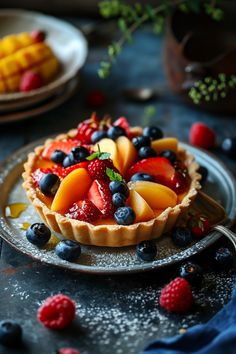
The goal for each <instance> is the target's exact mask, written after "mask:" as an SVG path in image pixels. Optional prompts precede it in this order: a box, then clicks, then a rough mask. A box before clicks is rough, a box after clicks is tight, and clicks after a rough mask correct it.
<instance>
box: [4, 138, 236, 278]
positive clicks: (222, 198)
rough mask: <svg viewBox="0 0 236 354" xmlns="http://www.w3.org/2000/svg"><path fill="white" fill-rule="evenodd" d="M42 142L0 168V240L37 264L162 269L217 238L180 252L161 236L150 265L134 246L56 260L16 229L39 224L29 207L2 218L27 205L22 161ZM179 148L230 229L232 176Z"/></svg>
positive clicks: (234, 193)
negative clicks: (11, 207) (197, 168)
mask: <svg viewBox="0 0 236 354" xmlns="http://www.w3.org/2000/svg"><path fill="white" fill-rule="evenodd" d="M43 141H44V140H41V141H37V142H35V143H34V144H31V145H28V146H26V147H25V148H23V149H21V150H19V151H18V152H16V153H15V154H14V155H12V156H11V157H10V158H9V159H8V160H6V161H5V163H4V164H3V165H2V167H1V169H0V195H1V200H0V206H1V210H0V232H1V236H2V238H3V239H4V240H5V241H7V242H8V243H9V244H11V245H12V246H13V247H15V248H16V249H17V250H19V251H21V252H23V253H25V254H27V255H29V256H31V257H32V258H34V259H37V260H39V261H41V262H44V263H47V264H50V265H54V266H58V267H63V268H65V269H71V270H74V271H79V272H87V273H98V274H108V273H110V274H115V273H135V272H144V271H148V270H152V269H157V268H163V267H165V266H167V265H170V264H174V263H176V262H179V261H182V260H184V259H186V258H188V257H190V256H192V255H194V254H197V253H199V252H201V251H202V250H204V249H206V248H207V247H209V246H210V245H211V244H212V243H213V242H215V241H216V240H217V239H218V238H219V237H220V234H219V233H217V232H212V233H210V234H209V235H208V236H207V237H205V238H204V239H202V240H200V241H199V242H195V243H193V244H192V245H191V246H190V247H189V248H187V249H180V248H177V247H175V246H174V245H173V243H172V241H171V239H170V237H168V236H164V237H162V238H160V239H158V240H157V241H156V243H157V247H158V254H157V258H156V260H155V261H153V262H142V261H140V260H138V259H137V257H136V253H135V247H122V248H119V249H117V248H115V249H114V248H105V247H95V246H82V255H81V257H80V258H79V260H78V262H77V263H70V262H66V261H63V260H61V259H60V258H58V257H57V256H56V254H55V253H54V244H53V242H51V243H50V242H49V245H48V246H47V247H46V248H45V249H38V248H37V247H35V246H33V245H31V244H30V243H29V242H28V241H27V239H26V238H25V235H24V233H25V231H23V230H21V229H20V224H21V223H22V222H29V223H33V222H37V221H39V217H38V215H36V213H35V211H34V209H33V207H32V206H31V205H29V206H28V208H27V210H26V211H24V212H23V213H22V214H21V216H20V217H19V218H17V219H10V218H7V217H6V216H5V206H6V205H8V204H10V203H14V202H24V201H25V202H26V203H28V201H27V199H26V196H25V193H24V191H23V189H22V187H21V178H20V176H21V173H22V171H23V162H24V161H25V160H26V157H27V154H28V153H29V152H30V151H32V149H33V148H34V147H35V146H37V145H39V144H41V143H42V142H43ZM182 146H183V147H184V148H185V149H186V150H188V151H189V152H190V153H191V154H193V155H195V156H196V158H197V160H198V162H199V163H200V164H201V165H203V166H206V167H207V168H208V171H209V177H208V180H207V183H206V185H205V188H204V190H205V192H207V193H208V194H209V195H210V196H212V197H213V198H214V199H215V200H217V201H218V202H220V204H221V205H222V206H223V207H224V208H225V210H226V214H227V217H228V220H227V222H226V225H227V226H230V225H231V224H232V222H233V220H234V219H235V217H236V209H235V205H236V184H235V181H234V178H233V176H232V174H231V173H230V172H229V170H228V169H227V168H226V167H225V166H224V165H223V164H222V162H220V161H219V160H218V159H216V158H215V156H214V155H211V154H208V153H206V152H204V151H202V150H200V149H196V148H194V147H192V146H189V145H187V144H182ZM57 237H60V235H57Z"/></svg>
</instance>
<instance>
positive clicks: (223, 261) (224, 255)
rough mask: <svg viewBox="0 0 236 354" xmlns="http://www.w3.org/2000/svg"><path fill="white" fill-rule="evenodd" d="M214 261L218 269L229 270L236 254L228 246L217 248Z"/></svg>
mask: <svg viewBox="0 0 236 354" xmlns="http://www.w3.org/2000/svg"><path fill="white" fill-rule="evenodd" d="M214 261H215V264H216V266H217V268H218V269H222V270H228V269H230V268H231V267H232V265H233V263H234V255H233V253H232V252H231V251H230V250H229V248H227V247H221V248H219V249H218V250H216V252H215V255H214Z"/></svg>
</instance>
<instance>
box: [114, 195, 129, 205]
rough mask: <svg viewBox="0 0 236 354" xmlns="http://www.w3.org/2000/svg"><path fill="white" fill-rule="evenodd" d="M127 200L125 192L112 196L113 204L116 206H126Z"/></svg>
mask: <svg viewBox="0 0 236 354" xmlns="http://www.w3.org/2000/svg"><path fill="white" fill-rule="evenodd" d="M125 201H126V197H125V196H124V194H121V193H115V194H113V196H112V204H113V205H115V206H116V207H123V206H125Z"/></svg>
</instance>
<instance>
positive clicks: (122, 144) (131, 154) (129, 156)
mask: <svg viewBox="0 0 236 354" xmlns="http://www.w3.org/2000/svg"><path fill="white" fill-rule="evenodd" d="M116 145H117V149H118V154H119V157H120V160H121V171H120V172H121V173H122V174H124V173H125V172H126V170H127V169H128V168H129V167H130V166H132V165H133V164H134V163H135V161H136V160H137V158H138V153H137V150H136V149H135V147H134V145H133V144H132V143H131V141H130V140H129V139H128V138H127V137H126V136H120V137H119V138H118V139H117V140H116Z"/></svg>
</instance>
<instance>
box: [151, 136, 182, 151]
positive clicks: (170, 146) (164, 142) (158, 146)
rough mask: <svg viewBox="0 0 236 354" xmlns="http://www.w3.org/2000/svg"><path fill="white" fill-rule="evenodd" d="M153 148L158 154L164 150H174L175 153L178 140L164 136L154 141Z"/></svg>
mask: <svg viewBox="0 0 236 354" xmlns="http://www.w3.org/2000/svg"><path fill="white" fill-rule="evenodd" d="M152 148H153V149H154V150H155V151H156V153H157V154H160V153H161V152H162V151H164V150H172V151H174V152H175V153H176V152H177V149H178V140H177V139H176V138H162V139H158V140H154V141H152Z"/></svg>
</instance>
